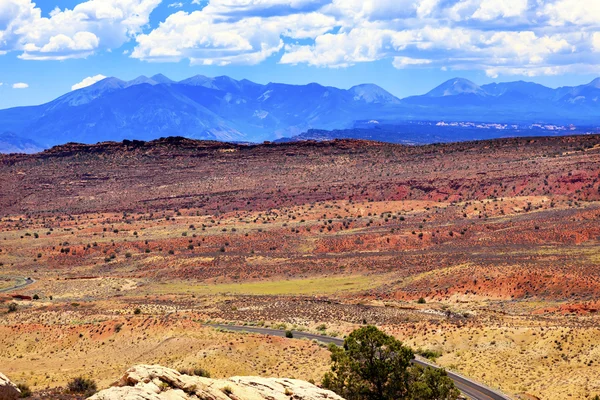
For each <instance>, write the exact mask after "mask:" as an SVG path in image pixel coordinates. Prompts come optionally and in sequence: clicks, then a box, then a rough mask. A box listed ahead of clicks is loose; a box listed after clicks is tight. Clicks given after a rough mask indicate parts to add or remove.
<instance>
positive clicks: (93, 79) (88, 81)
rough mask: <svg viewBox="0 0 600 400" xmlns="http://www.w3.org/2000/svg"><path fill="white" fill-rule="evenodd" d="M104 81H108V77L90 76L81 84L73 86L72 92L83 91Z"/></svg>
mask: <svg viewBox="0 0 600 400" xmlns="http://www.w3.org/2000/svg"><path fill="white" fill-rule="evenodd" d="M102 79H106V76H104V75H102V74H98V75H95V76H88V77H87V78H84V79H83V80H82V81H81V82H79V83H76V84H74V85H73V86H71V90H77V89H83V88H85V87H88V86H92V85H93V84H94V83H96V82H100V81H101V80H102Z"/></svg>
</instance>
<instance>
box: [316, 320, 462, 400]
mask: <svg viewBox="0 0 600 400" xmlns="http://www.w3.org/2000/svg"><path fill="white" fill-rule="evenodd" d="M330 351H331V361H332V363H333V365H332V367H331V372H329V373H327V374H326V375H325V377H324V378H323V382H322V384H323V387H325V388H328V389H331V390H333V391H335V392H336V393H338V394H339V395H340V396H342V397H344V398H346V399H348V400H363V399H381V400H385V399H389V400H396V399H411V400H453V399H457V398H458V396H459V394H460V392H459V391H458V390H457V389H456V388H455V387H454V383H453V382H452V380H451V379H450V378H448V376H447V375H446V372H445V371H443V370H434V369H432V368H425V369H424V368H421V367H418V366H412V365H411V362H410V361H411V360H412V358H413V352H412V350H411V349H410V348H408V347H406V346H404V345H403V344H402V343H401V342H400V341H398V340H396V339H395V338H393V337H392V336H389V335H387V334H385V333H383V332H382V331H380V330H379V329H377V328H376V327H374V326H366V327H362V328H360V329H357V330H355V331H354V332H352V333H351V334H350V335H349V336H348V337H347V338H346V339H345V341H344V347H343V348H340V347H337V346H335V345H331V346H330Z"/></svg>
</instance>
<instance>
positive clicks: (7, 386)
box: [0, 372, 21, 400]
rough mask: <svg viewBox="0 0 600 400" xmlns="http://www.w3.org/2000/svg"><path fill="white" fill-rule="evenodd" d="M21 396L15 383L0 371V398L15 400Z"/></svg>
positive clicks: (1, 399) (2, 399) (0, 399)
mask: <svg viewBox="0 0 600 400" xmlns="http://www.w3.org/2000/svg"><path fill="white" fill-rule="evenodd" d="M19 396H21V391H20V390H19V389H18V388H17V385H15V384H14V383H12V382H11V381H10V379H8V378H7V377H6V376H5V375H4V374H2V373H1V372H0V400H16V399H18V398H19Z"/></svg>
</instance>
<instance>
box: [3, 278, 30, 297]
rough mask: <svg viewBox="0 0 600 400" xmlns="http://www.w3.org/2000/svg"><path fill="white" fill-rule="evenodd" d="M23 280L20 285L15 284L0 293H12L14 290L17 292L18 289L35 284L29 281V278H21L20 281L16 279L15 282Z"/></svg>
mask: <svg viewBox="0 0 600 400" xmlns="http://www.w3.org/2000/svg"><path fill="white" fill-rule="evenodd" d="M20 280H23V282H21V283H17V285H15V286H12V287H9V288H5V289H1V290H0V293H8V292H12V291H14V290H19V289H23V288H24V287H27V286H29V285H31V284H33V283H35V280H33V279H31V278H21V279H17V281H20Z"/></svg>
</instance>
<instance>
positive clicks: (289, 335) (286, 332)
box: [285, 331, 294, 339]
mask: <svg viewBox="0 0 600 400" xmlns="http://www.w3.org/2000/svg"><path fill="white" fill-rule="evenodd" d="M285 337H286V338H289V339H292V338H293V337H294V334H293V333H292V331H285Z"/></svg>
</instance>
